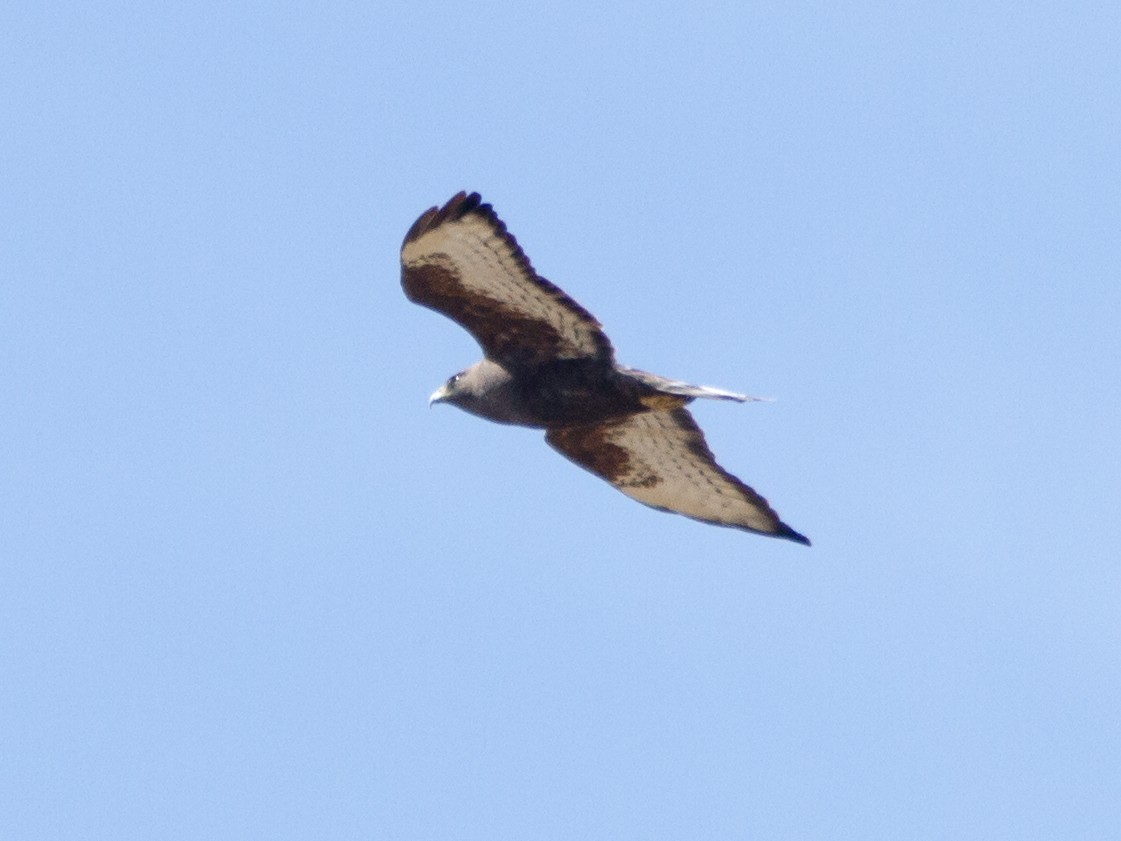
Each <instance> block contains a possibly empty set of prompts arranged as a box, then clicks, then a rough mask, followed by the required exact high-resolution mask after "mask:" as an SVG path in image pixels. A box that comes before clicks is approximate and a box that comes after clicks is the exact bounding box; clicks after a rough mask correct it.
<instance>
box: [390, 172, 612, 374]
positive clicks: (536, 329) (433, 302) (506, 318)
mask: <svg viewBox="0 0 1121 841" xmlns="http://www.w3.org/2000/svg"><path fill="white" fill-rule="evenodd" d="M401 285H402V286H403V287H404V289H405V295H406V296H408V298H409V300H410V301H413V302H414V303H417V304H421V305H422V306H425V307H430V308H431V309H434V310H436V311H437V312H442V313H443V314H444V315H446V316H448V318H450V319H452V320H453V321H456V322H458V323H459V324H461V325H463V326H464V327H465V328H467V330H468V332H470V333H471V335H472V336H474V337H475V339H476V340H477V341H478V342H479V344H480V345H482V347H483V351H484V353H486V355H487V356H488V357H490V358H491V359H493V360H495V361H496V362H498V363H500V364H502V365H504V366H506V367H508V368H510V367H513V368H530V367H534V366H536V365H540V364H541V363H542V362H548V361H553V360H557V359H595V360H602V361H604V362H610V361H611V360H612V357H613V353H612V349H611V342H610V341H608V338H607V336H606V335H605V334H604V332H603V328H602V327H600V324H599V322H598V321H596V320H595V318H594V317H593V316H592V315H591V314H590V313H589V312H588V311H587V310H585V309H584V308H583V307H582V306H580V305H579V304H578V303H576V302H575V301H574V300H572V299H571V298H569V297H568V296H567V295H566V294H565V293H564V292H562V291H561V290H560V289H558V288H557V287H556V286H554V285H553V284H551V283H550V282H549V281H547V280H545V279H544V278H543V277H539V276H538V275H537V273H536V272H535V271H534V270H533V266H532V265H530V262H529V258H527V257H526V256H525V253H524V252H523V251H522V249H521V247H520V246H519V245H518V242H517V240H515V239H514V237H513V235H512V234H510V233H508V232H507V231H506V226H505V225H504V224H503V223H502V221H501V220H500V219H499V218H498V216H496V215H495V213H494V209H493V208H491V206H490V205H489V204H483V202H482V199H481V198H480V196H479V194H478V193H471V194H470V195H467V194H465V193H459V194H458V195H456V196H454V197H452V199H451V200H450V201H449V202H448V203H447V204H445V205H444V206H443V207H442V208H439V209H437V208H435V207H433V208H430V209H429V210H427V211H425V212H424V213H423V214H422V215H421V217H420V218H419V219H417V220H416V222H414V223H413V226H412V227H411V228H410V229H409V232H408V233H407V234H406V235H405V241H404V243H402V245H401Z"/></svg>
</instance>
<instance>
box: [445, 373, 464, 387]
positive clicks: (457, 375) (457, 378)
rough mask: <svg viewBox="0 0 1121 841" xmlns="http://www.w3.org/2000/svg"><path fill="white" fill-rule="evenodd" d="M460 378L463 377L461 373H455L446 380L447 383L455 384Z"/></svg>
mask: <svg viewBox="0 0 1121 841" xmlns="http://www.w3.org/2000/svg"><path fill="white" fill-rule="evenodd" d="M461 379H463V374H456V375H455V376H453V377H452V378H451V379H450V380H448V385H455V384H456V383H457V382H459V381H460V380H461Z"/></svg>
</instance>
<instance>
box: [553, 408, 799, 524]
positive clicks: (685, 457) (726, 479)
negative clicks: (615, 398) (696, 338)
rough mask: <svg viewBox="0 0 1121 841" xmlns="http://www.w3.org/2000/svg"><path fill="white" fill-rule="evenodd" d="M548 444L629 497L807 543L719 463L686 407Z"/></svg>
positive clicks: (563, 433)
mask: <svg viewBox="0 0 1121 841" xmlns="http://www.w3.org/2000/svg"><path fill="white" fill-rule="evenodd" d="M545 440H546V441H548V442H549V445H550V446H551V447H553V448H554V449H555V450H557V451H558V452H560V453H561V454H562V455H564V456H566V457H567V458H569V459H571V460H572V461H574V462H576V463H577V464H579V465H580V466H581V467H583V468H585V469H586V470H590V471H591V472H592V473H595V474H596V475H597V476H601V477H603V478H604V479H606V480H607V481H608V482H610V483H611V484H612V485H614V486H615V487H616V488H618V489H619V490H621V491H622V492H623V493H625V494H626V495H627V496H630V497H633V498H634V499H637V500H638V501H639V502H642V503H645V504H646V505H649V506H652V507H654V508H659V509H662V510H664V511H675V512H677V513H678V514H684V515H685V516H686V517H692V518H693V519H695V520H701V521H703V522H706V523H713V524H715V525H718V526H731V527H732V528H739V529H745V530H746V531H753V532H758V533H760V534H767V535H771V536H773V537H785V538H787V539H788V540H794V541H797V542H798V543H805V544H806V545H809V542H810V541H809V540H807V539H806V538H805V537H804V536H803V535H800V534H799V533H798V532H796V531H794V529H792V528H790V526H788V525H786V523H784V522H782V521H781V520H780V519H779V517H778V514H776V513H775V512H774V511H773V510H772V509H771V507H770V506H769V505H768V504H767V500H765V499H763V497H761V496H760V495H759V494H757V493H756V492H755V491H753V490H752V489H751V488H749V487H748V486H747V485H745V484H744V483H743V482H741V481H740V480H739V479H737V478H736V477H735V476H733V475H732V474H731V473H728V472H727V471H726V470H724V469H723V468H722V467H720V465H718V464H717V463H716V459H715V458H714V457H713V455H712V451H711V450H710V449H709V448H708V445H707V444H706V443H705V438H704V434H703V433H702V432H701V430H700V427H698V426H697V423H696V421H694V420H693V416H692V415H691V414H689V412H688V410H686V409H674V410H672V411H649V412H640V413H638V414H635V415H629V416H627V417H625V418H622V419H619V420H615V421H610V422H607V423H602V424H594V425H588V426H571V427H558V428H555V429H550V430H549V431H548V432H547V433H546V435H545Z"/></svg>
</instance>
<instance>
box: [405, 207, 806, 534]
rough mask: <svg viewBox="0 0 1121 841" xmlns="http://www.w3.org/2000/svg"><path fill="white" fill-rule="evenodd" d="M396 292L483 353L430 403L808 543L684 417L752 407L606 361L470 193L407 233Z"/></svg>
mask: <svg viewBox="0 0 1121 841" xmlns="http://www.w3.org/2000/svg"><path fill="white" fill-rule="evenodd" d="M401 285H402V286H403V287H404V290H405V294H406V295H407V296H408V298H409V300H411V301H414V302H415V303H418V304H421V305H423V306H426V307H430V308H431V309H434V310H437V311H438V312H442V313H443V314H444V315H447V316H448V317H449V318H451V319H453V320H454V321H456V322H458V323H459V324H461V325H463V326H464V327H465V328H467V330H468V331H469V332H470V333H471V335H472V336H474V337H475V339H476V340H477V341H478V342H479V344H480V345H481V346H482V348H483V352H484V354H485V358H484V359H483V360H482V361H481V362H479V363H476V364H475V365H474V366H472V367H471V368H469V369H467V370H466V371H464V372H462V373H460V374H456V375H455V376H454V377H452V378H451V379H450V380H448V382H447V384H446V385H445V386H444V387H443V388H441V389H440V390H439V391H437V392H436V393H435V394H434V395H432V400H433V402H450V403H454V404H455V405H457V406H459V407H460V408H462V409H464V410H466V411H468V412H471V413H473V414H476V415H479V416H481V417H484V418H487V419H489V420H493V421H497V422H499V423H510V424H517V425H519V426H531V427H539V428H543V429H546V430H547V432H546V435H545V440H546V441H547V442H548V443H549V445H550V446H552V447H553V448H555V449H556V450H557V451H559V452H560V453H561V454H562V455H564V456H566V457H567V458H569V459H571V460H572V461H574V462H576V463H577V464H579V465H580V466H581V467H583V468H585V469H587V470H590V471H591V472H593V473H595V474H596V475H598V476H601V477H602V478H604V479H606V480H607V481H609V482H611V483H612V484H613V485H615V487H617V488H618V489H619V490H621V491H622V492H623V493H625V494H627V495H628V496H631V497H633V498H634V499H637V500H638V501H639V502H643V503H645V504H647V505H650V506H653V507H655V508H659V509H663V510H667V511H675V512H677V513H680V514H684V515H686V516H688V517H692V518H694V519H697V520H702V521H704V522H707V523H714V524H716V525H722V526H731V527H734V528H741V529H745V530H747V531H753V532H758V533H760V534H766V535H771V536H774V537H785V538H787V539H789V540H795V541H797V542H799V543H806V544H808V543H809V541H808V540H807V539H806V538H805V537H804V536H802V535H801V534H799V533H798V532H796V531H794V530H793V529H792V528H790V527H789V526H788V525H786V524H785V523H783V522H782V521H781V520H780V519H779V517H778V515H777V514H775V512H774V511H773V510H772V509H771V508H770V506H769V505H767V501H766V500H765V499H763V497H761V496H759V494H757V493H755V491H753V490H752V489H751V488H749V487H748V486H747V485H745V484H744V483H743V482H741V481H740V480H739V479H737V478H736V477H735V476H732V475H731V474H730V473H727V472H726V471H725V470H724V469H723V468H721V467H720V466H719V465H718V464H717V463H716V461H715V459H714V458H713V455H712V452H711V451H710V450H709V449H708V446H707V445H706V444H705V440H704V435H703V434H702V433H701V430H700V428H699V427H698V426H697V424H696V422H695V421H694V420H693V417H692V415H691V414H690V413H689V411H688V410H687V409H685V408H684V406H685V405H686V404H687V403H690V402H692V400H693V399H694V398H696V397H708V398H714V399H719V400H737V401H741V402H742V401H744V400H749V399H751V398H748V397H746V396H744V395H741V394H735V393H733V392H728V391H722V390H720V389H714V388H708V387H705V386H694V385H689V384H688V383H683V382H679V381H677V380H669V379H666V378H664V377H659V376H657V375H654V374H648V373H646V372H645V371H638V370H636V369H633V368H627V367H624V366H622V365H619V364H617V363H616V362H615V353H614V350H613V348H612V347H611V342H610V340H609V339H608V338H607V336H606V334H605V333H604V332H603V328H602V327H601V326H600V324H599V322H598V321H596V319H595V318H594V317H593V316H592V315H591V314H590V313H589V312H588V311H587V310H585V309H584V308H583V307H581V306H580V305H579V304H578V303H576V302H575V301H573V300H572V299H571V298H569V297H568V296H567V295H566V294H565V293H564V292H562V291H561V290H560V289H559V288H557V287H556V286H554V285H553V284H551V283H549V281H547V280H545V279H544V278H542V277H540V276H538V275H537V273H536V272H535V271H534V270H533V266H532V265H530V262H529V260H528V258H527V257H526V256H525V254H524V253H523V252H522V250H521V248H520V247H519V246H518V243H517V241H516V240H515V239H514V237H513V236H512V235H510V234H509V233H508V232H507V231H506V226H505V225H504V224H503V223H502V221H501V220H499V218H498V217H497V216H496V215H495V213H494V210H493V209H492V208H491V206H490V205H488V204H483V203H482V200H481V198H480V197H479V195H478V194H477V193H472V194H470V195H467V194H465V193H460V194H458V195H456V196H454V197H453V198H452V199H451V200H450V201H449V202H448V203H447V204H446V205H444V206H443V207H442V208H435V207H433V208H431V209H429V210H428V211H426V212H425V213H424V214H422V215H421V216H420V218H419V219H417V220H416V222H415V223H413V226H412V228H410V229H409V232H408V234H406V236H405V241H404V243H403V244H402V246H401Z"/></svg>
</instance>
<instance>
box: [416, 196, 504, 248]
mask: <svg viewBox="0 0 1121 841" xmlns="http://www.w3.org/2000/svg"><path fill="white" fill-rule="evenodd" d="M474 210H479V211H481V212H482V213H483V214H484V215H486V214H493V212H494V211H493V210H492V209H491V206H490V205H489V204H483V197H482V196H480V195H479V194H478V193H468V192H466V191H465V190H460V191H459V192H458V193H456V194H455V195H454V196H452V197H451V198H450V199H448V200H447V202H446V203H445V204H444V206H443V207H430V208H428V210H426V211H424V213H422V214H420V216H419V217H417V220H416V221H415V222H413V224H412V227H411V228H409V232H408V233H407V234H405V239H404V241H403V242H402V243H401V245H402V247H404V246H405V245H407V244H408V243H410V242H412V241H413V240H414V239H416V238H417V237H419V236H420V235H421V234H423V233H424V232H425V231H430V230H432V229H433V228H437V227H439V226H440V225H442V224H444V222H447V221H449V220H450V221H453V222H454V221H455V220H456V219H461V218H463V217H464V216H466V215H467V214H468V213H471V212H472V211H474Z"/></svg>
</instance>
